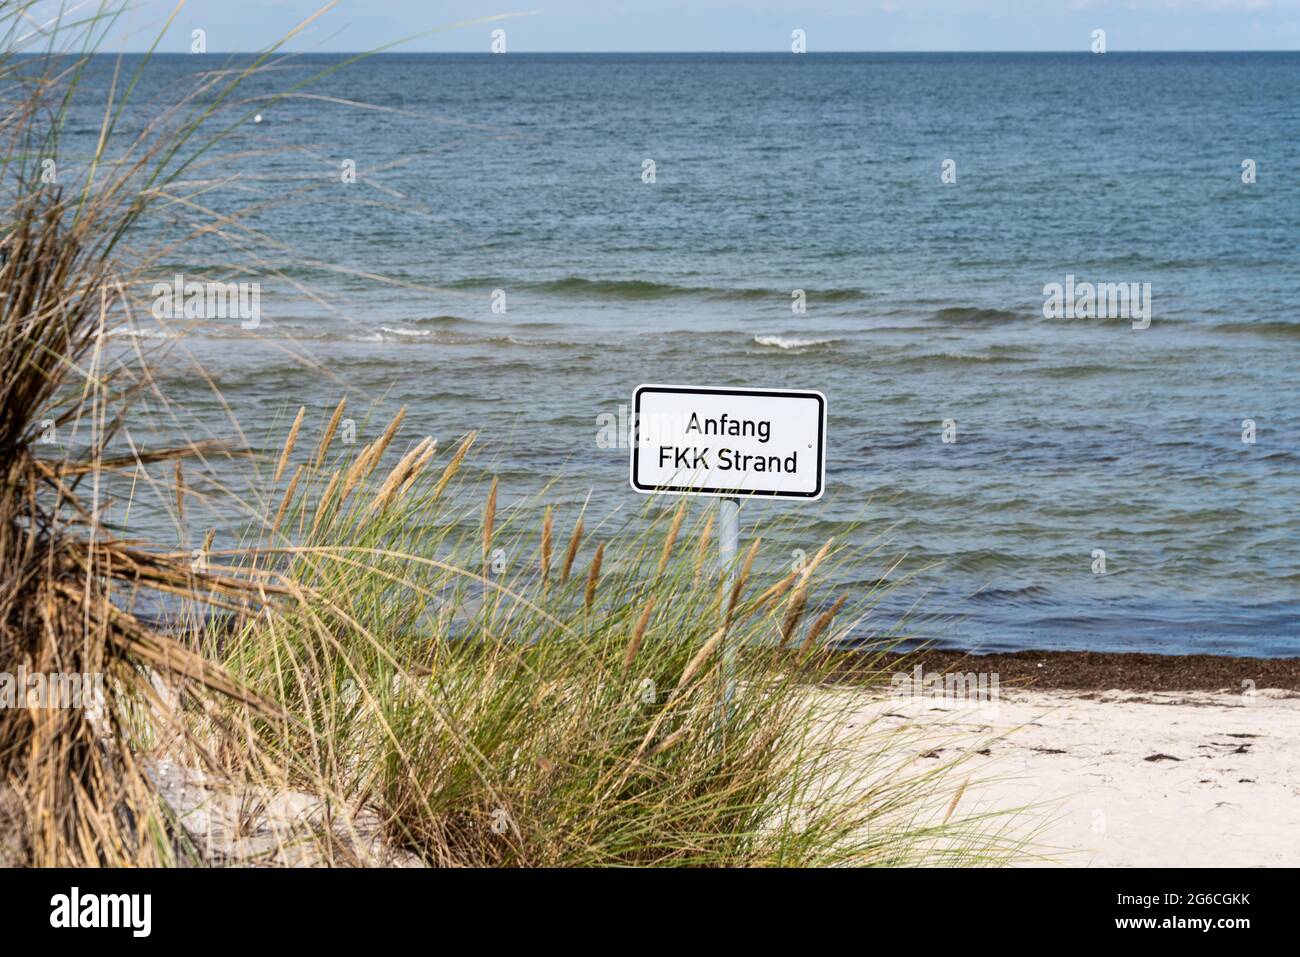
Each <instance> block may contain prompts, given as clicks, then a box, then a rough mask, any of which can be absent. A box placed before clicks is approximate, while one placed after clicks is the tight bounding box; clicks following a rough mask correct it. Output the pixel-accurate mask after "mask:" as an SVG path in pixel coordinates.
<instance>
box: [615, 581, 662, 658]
mask: <svg viewBox="0 0 1300 957" xmlns="http://www.w3.org/2000/svg"><path fill="white" fill-rule="evenodd" d="M657 600H658V596H657V595H655V594H653V593H652V594H651V595H650V597H649V598H648V599H647V600H646V603H645V608H643V609H641V615H640V617H639V618H637V620H636V627H635V628H633V629H632V640H631V641H629V642H628V643H627V651H625V652H624V653H623V670H624V671H627V669H628V668H631V667H632V662H633V660H634V659H635V658H636V654H637V652H638V651H640V650H641V641H642V639H643V638H644V637H645V630H646V626H648V625H649V624H650V616H651V614H653V613H654V610H655V602H656V601H657Z"/></svg>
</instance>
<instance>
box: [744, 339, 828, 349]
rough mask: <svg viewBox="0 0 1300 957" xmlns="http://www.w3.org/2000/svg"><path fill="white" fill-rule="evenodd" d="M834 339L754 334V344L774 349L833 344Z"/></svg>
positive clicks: (807, 347)
mask: <svg viewBox="0 0 1300 957" xmlns="http://www.w3.org/2000/svg"><path fill="white" fill-rule="evenodd" d="M837 341H838V340H836V339H805V338H803V337H801V336H754V344H755V345H759V346H771V347H773V348H776V349H792V350H802V349H816V348H818V347H820V346H830V345H834V344H835V343H836V342H837Z"/></svg>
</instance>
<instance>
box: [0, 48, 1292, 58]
mask: <svg viewBox="0 0 1300 957" xmlns="http://www.w3.org/2000/svg"><path fill="white" fill-rule="evenodd" d="M60 52H62V51H60ZM150 52H152V55H154V56H160V55H161V56H229V55H232V54H247V55H250V56H252V55H261V54H264V53H266V52H267V51H266V50H263V49H256V50H208V51H206V52H204V53H191V52H189V51H186V50H157V49H155V50H153V51H149V50H96V51H94V52H93V53H91V54H90V55H91V56H123V55H127V54H139V55H144V54H146V53H150ZM276 52H277V53H282V54H311V53H314V54H330V55H334V54H337V55H340V56H417V55H419V56H423V55H430V54H431V55H434V56H485V57H490V56H751V55H753V54H760V53H763V54H771V55H773V56H819V55H826V54H845V53H855V54H856V53H866V54H873V55H877V56H880V55H887V54H917V53H924V54H940V53H941V54H973V55H981V56H984V55H990V54H1000V53H1077V54H1079V55H1086V56H1114V55H1115V54H1135V53H1146V54H1150V53H1300V47H1296V48H1289V49H1284V48H1272V47H1267V48H1266V47H1245V48H1242V47H1236V48H1227V47H1225V48H1222V49H1217V48H1202V49H1177V50H1164V49H1155V50H1107V51H1106V52H1105V53H1093V52H1092V51H1091V50H1088V49H1083V50H1080V49H1078V48H1075V47H1070V48H1068V49H1067V48H1062V49H1055V50H808V51H805V52H804V53H791V52H790V51H788V50H511V51H510V52H508V53H492V52H491V51H485V50H375V51H368V50H284V49H281V50H278V51H276ZM12 55H16V56H22V55H24V54H23V53H22V52H21V51H13V53H12ZM26 55H28V56H43V55H45V54H44V53H27V54H26Z"/></svg>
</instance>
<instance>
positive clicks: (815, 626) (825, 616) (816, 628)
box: [799, 595, 849, 655]
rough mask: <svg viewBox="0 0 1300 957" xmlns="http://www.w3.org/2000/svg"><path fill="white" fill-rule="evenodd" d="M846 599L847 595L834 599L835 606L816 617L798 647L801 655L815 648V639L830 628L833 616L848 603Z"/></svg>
mask: <svg viewBox="0 0 1300 957" xmlns="http://www.w3.org/2000/svg"><path fill="white" fill-rule="evenodd" d="M848 597H849V596H848V595H841V596H840V597H839V598H837V599H835V604H833V605H831V607H830V608H827V609H826V610H825V611H824V612H822V613H821V614H820V615H818V616H817V618H816V619H815V620H814V621H813V623H812V626H811V627H810V628H809V629H808V634H807V635H805V636H804V640H803V642H802V643H801V644H800V645H799V653H800V654H801V655H804V654H807V653H808V652H809V651H811V650H812V649H813V648H814V647H815V646H816V644H817V639H818V638H820V637H821V636H822V633H823V632H824V631H826V629H827V628H829V627H830V625H831V622H832V621H834V620H835V616H836V615H838V614H839V611H840V609H841V608H843V607H844V603H845V602H846V601H848Z"/></svg>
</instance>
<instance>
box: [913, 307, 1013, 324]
mask: <svg viewBox="0 0 1300 957" xmlns="http://www.w3.org/2000/svg"><path fill="white" fill-rule="evenodd" d="M930 318H931V319H932V320H934V321H935V322H949V323H954V324H959V325H996V324H998V323H1003V322H1025V321H1027V320H1031V319H1033V318H1034V317H1033V316H1029V315H1025V314H1024V313H1020V312H1012V311H1011V310H1009V309H984V308H980V307H978V306H947V307H945V308H943V309H940V310H939V311H938V312H936V313H935V314H934V315H933V316H931V317H930Z"/></svg>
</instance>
